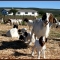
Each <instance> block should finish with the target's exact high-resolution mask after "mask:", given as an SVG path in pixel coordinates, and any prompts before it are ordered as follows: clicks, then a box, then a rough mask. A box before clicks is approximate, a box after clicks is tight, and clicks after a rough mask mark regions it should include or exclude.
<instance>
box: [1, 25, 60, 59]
mask: <svg viewBox="0 0 60 60" xmlns="http://www.w3.org/2000/svg"><path fill="white" fill-rule="evenodd" d="M23 27H24V28H27V29H28V26H19V29H21V28H23ZM11 28H12V26H9V25H7V24H6V25H3V24H2V25H1V24H0V59H37V53H36V51H35V56H34V57H32V56H31V50H32V46H29V45H28V44H25V43H24V42H23V41H20V40H19V39H18V38H11V37H6V36H3V35H4V34H5V33H6V32H7V31H8V30H9V29H11ZM46 46H47V49H46V59H60V40H52V39H50V40H48V42H47V43H46ZM41 59H43V57H41Z"/></svg>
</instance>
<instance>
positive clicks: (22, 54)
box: [12, 51, 31, 57]
mask: <svg viewBox="0 0 60 60" xmlns="http://www.w3.org/2000/svg"><path fill="white" fill-rule="evenodd" d="M12 55H14V56H29V57H30V56H31V54H25V53H20V52H17V51H14V54H12Z"/></svg>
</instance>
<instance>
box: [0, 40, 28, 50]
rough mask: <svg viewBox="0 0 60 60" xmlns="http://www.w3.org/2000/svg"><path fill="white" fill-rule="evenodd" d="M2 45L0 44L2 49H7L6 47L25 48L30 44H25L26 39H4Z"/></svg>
mask: <svg viewBox="0 0 60 60" xmlns="http://www.w3.org/2000/svg"><path fill="white" fill-rule="evenodd" d="M0 43H2V45H1V46H0V50H3V49H6V48H11V49H22V48H23V49H24V48H27V47H28V44H25V43H24V41H19V40H17V41H9V42H7V41H3V42H0Z"/></svg>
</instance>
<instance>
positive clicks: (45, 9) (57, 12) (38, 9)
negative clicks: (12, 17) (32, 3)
mask: <svg viewBox="0 0 60 60" xmlns="http://www.w3.org/2000/svg"><path fill="white" fill-rule="evenodd" d="M11 8H12V7H2V8H0V13H1V10H2V9H11ZM15 9H33V10H36V11H44V12H51V13H53V14H54V15H60V9H47V8H34V7H33V8H32V7H29V8H21V7H20V8H19V7H15Z"/></svg>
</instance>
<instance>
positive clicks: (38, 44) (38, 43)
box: [32, 36, 47, 59]
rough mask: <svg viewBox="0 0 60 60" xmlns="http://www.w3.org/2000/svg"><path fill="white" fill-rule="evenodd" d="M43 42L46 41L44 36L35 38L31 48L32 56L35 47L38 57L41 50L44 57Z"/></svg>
mask: <svg viewBox="0 0 60 60" xmlns="http://www.w3.org/2000/svg"><path fill="white" fill-rule="evenodd" d="M45 42H47V39H46V38H45V36H41V37H40V38H39V39H36V41H35V44H34V47H33V49H32V56H34V49H35V48H36V49H37V53H38V59H40V53H41V52H42V53H43V57H44V58H45V49H46V45H45Z"/></svg>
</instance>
